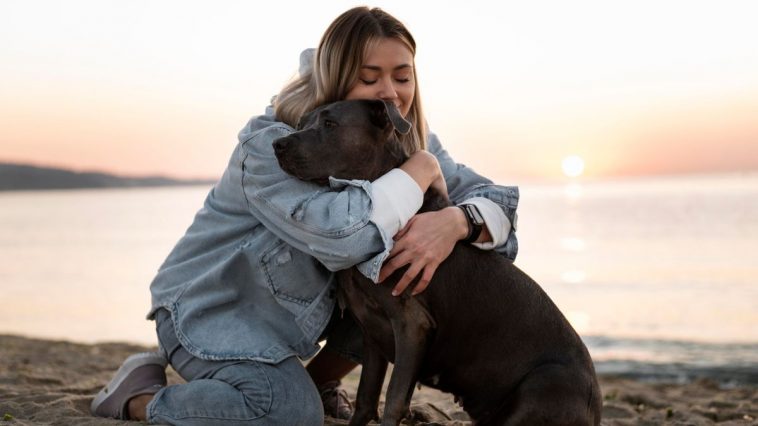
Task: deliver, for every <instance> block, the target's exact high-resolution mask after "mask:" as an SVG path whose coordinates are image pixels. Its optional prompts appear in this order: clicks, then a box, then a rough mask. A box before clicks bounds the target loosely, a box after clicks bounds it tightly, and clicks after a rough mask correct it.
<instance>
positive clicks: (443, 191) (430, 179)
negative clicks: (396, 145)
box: [400, 150, 447, 199]
mask: <svg viewBox="0 0 758 426" xmlns="http://www.w3.org/2000/svg"><path fill="white" fill-rule="evenodd" d="M400 170H403V171H404V172H406V173H408V175H410V177H412V178H413V180H415V181H416V184H417V185H418V186H419V188H421V192H426V190H427V189H429V188H430V187H431V188H434V189H436V190H437V192H438V193H440V195H442V196H444V197H445V198H446V199H447V185H446V184H445V177H444V176H442V170H441V169H440V163H439V162H438V161H437V157H435V156H434V154H432V153H430V152H428V151H424V150H421V151H416V152H415V153H414V154H413V155H411V157H410V158H409V159H407V160H406V161H405V163H403V164H402V165H401V166H400Z"/></svg>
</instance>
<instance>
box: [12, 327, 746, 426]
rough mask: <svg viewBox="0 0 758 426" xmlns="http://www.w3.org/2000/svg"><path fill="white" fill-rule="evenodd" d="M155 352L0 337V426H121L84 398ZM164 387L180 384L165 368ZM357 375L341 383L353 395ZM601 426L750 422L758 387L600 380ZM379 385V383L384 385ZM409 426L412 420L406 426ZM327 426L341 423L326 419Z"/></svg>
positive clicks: (434, 412)
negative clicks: (93, 411) (94, 413)
mask: <svg viewBox="0 0 758 426" xmlns="http://www.w3.org/2000/svg"><path fill="white" fill-rule="evenodd" d="M148 350H155V348H151V347H148V346H141V345H135V344H129V343H98V344H81V343H72V342H68V341H53V340H43V339H33V338H27V337H21V336H15V335H0V424H8V425H43V424H44V425H47V424H50V425H73V424H75V425H111V424H126V422H121V421H117V420H108V419H99V418H94V417H91V416H90V414H89V404H90V402H91V400H92V397H93V396H94V395H95V394H96V393H97V392H98V391H99V390H100V388H101V387H102V386H103V385H105V384H106V383H107V382H108V381H109V380H110V378H111V376H112V374H113V373H114V372H115V370H116V369H117V368H118V366H119V365H120V363H121V362H122V361H123V360H124V358H126V357H127V356H129V355H130V354H132V353H134V352H142V351H148ZM168 372H169V374H168V376H169V383H181V382H182V379H181V378H179V377H178V376H177V375H176V373H174V371H173V370H171V369H170V368H169V370H168ZM359 374H360V373H359V370H356V371H354V372H352V373H351V374H350V375H349V376H348V377H347V378H346V379H345V380H344V382H343V385H344V387H345V388H346V390H347V391H348V394H349V395H350V397H351V398H354V397H355V391H356V389H357V385H358V377H359ZM600 384H601V388H602V391H603V396H604V403H603V421H602V424H603V425H608V426H610V425H658V424H671V425H708V424H720V425H758V420H756V419H758V387H756V386H752V385H740V386H727V387H722V386H720V385H719V384H718V383H716V382H714V381H712V380H710V379H700V380H695V381H693V382H690V383H680V384H675V383H652V382H645V381H637V380H630V379H623V378H619V377H614V376H605V375H603V376H600ZM385 385H386V383H385ZM412 408H413V409H414V412H415V415H416V416H417V418H418V420H416V421H415V424H420V425H424V424H426V425H432V424H434V425H466V424H470V421H469V420H468V417H467V416H466V415H465V413H463V412H462V411H461V410H460V408H459V407H458V406H457V405H456V404H455V403H454V402H453V398H452V396H451V395H447V394H443V393H440V392H438V391H436V390H434V389H429V388H426V387H422V388H421V389H417V390H416V391H415V393H414V395H413V402H412ZM409 423H413V422H409ZM325 424H327V425H337V424H347V422H344V421H339V420H335V419H330V418H327V419H326V420H325Z"/></svg>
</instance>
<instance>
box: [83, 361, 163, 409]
mask: <svg viewBox="0 0 758 426" xmlns="http://www.w3.org/2000/svg"><path fill="white" fill-rule="evenodd" d="M150 364H156V365H160V366H161V367H164V368H165V367H166V365H168V361H167V360H166V358H164V357H163V356H162V355H160V354H159V353H157V352H142V353H138V354H134V355H131V356H129V357H128V358H127V359H126V360H125V361H124V363H123V364H121V367H119V369H118V371H116V374H115V375H114V376H113V379H111V381H110V382H108V384H107V385H106V386H105V387H104V388H102V389H101V390H100V392H98V393H97V395H96V396H95V399H93V400H92V404H90V406H89V409H90V412H91V413H95V411H96V409H97V407H99V406H100V404H102V403H103V401H105V399H106V398H108V397H109V396H111V395H112V394H113V391H114V390H116V389H118V387H119V386H121V383H122V382H123V381H124V379H126V377H127V376H129V373H131V372H132V371H134V370H135V369H137V368H139V367H142V366H143V365H150Z"/></svg>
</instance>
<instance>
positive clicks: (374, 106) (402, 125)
mask: <svg viewBox="0 0 758 426" xmlns="http://www.w3.org/2000/svg"><path fill="white" fill-rule="evenodd" d="M371 112H372V114H371V122H372V123H374V124H375V125H377V126H378V127H381V128H385V127H387V125H389V124H392V127H394V128H395V130H397V131H398V132H400V133H401V134H403V135H404V134H406V133H408V132H410V131H411V123H410V122H409V121H408V120H406V119H405V118H403V116H402V115H401V114H400V110H398V109H397V107H396V106H395V104H393V103H392V102H388V101H379V100H377V101H371Z"/></svg>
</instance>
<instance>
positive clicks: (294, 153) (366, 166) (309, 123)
mask: <svg viewBox="0 0 758 426" xmlns="http://www.w3.org/2000/svg"><path fill="white" fill-rule="evenodd" d="M410 129H411V123H409V122H408V121H406V120H405V119H404V118H403V117H402V115H401V114H400V112H399V111H398V110H397V108H396V107H395V105H393V104H392V103H389V102H384V101H381V100H351V101H340V102H335V103H332V104H328V105H324V106H321V107H319V108H316V109H314V110H313V111H311V112H309V113H307V114H305V115H304V116H303V117H302V118H301V119H300V123H298V131H297V132H295V133H292V134H291V135H289V136H285V137H283V138H279V139H277V140H276V141H274V152H275V153H276V158H277V160H278V161H279V165H280V166H281V167H282V170H284V171H285V172H287V173H289V174H291V175H293V176H295V177H297V178H299V179H302V180H306V181H310V182H315V183H318V184H322V185H324V184H328V182H329V176H332V177H335V178H339V179H365V180H374V179H376V178H378V177H379V176H381V175H383V174H385V173H387V172H388V171H389V170H391V169H393V168H395V167H397V166H399V165H400V164H402V163H403V162H404V161H405V160H406V158H407V155H406V154H405V151H404V150H403V148H402V146H401V145H400V141H399V140H398V138H397V135H396V134H395V132H396V131H397V132H400V133H402V134H405V133H408V131H410Z"/></svg>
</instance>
